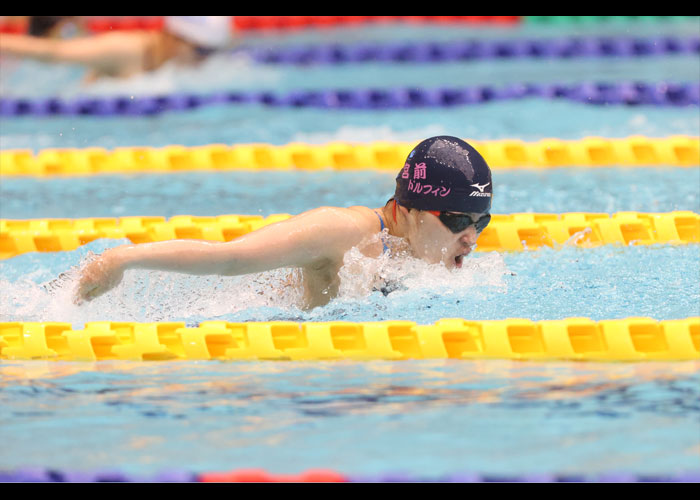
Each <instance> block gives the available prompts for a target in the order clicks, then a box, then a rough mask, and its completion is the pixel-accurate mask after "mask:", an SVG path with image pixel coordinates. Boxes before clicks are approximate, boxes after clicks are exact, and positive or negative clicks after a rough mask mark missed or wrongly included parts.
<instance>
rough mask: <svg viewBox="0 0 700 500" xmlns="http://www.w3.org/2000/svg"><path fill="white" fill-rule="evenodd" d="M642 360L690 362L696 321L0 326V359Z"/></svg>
mask: <svg viewBox="0 0 700 500" xmlns="http://www.w3.org/2000/svg"><path fill="white" fill-rule="evenodd" d="M446 358H455V359H514V360H559V359H561V360H586V361H648V360H667V361H681V360H698V359H700V317H691V318H686V319H679V320H668V321H656V320H654V319H651V318H627V319H618V320H604V321H593V320H591V319H588V318H568V319H564V320H556V321H538V322H533V321H530V320H526V319H507V320H492V321H468V320H464V319H442V320H440V321H437V322H436V323H435V324H433V325H419V324H416V323H414V322H410V321H385V322H362V323H353V322H342V321H334V322H327V323H312V322H309V323H296V322H285V321H275V322H262V323H258V322H251V323H229V322H225V321H206V322H202V323H200V324H199V325H198V326H196V327H187V326H186V324H185V323H183V322H168V323H165V322H161V323H133V322H110V321H99V322H90V323H86V324H85V325H84V328H83V329H73V328H72V326H71V324H70V323H35V322H17V323H0V359H6V360H11V359H17V360H19V359H23V360H28V359H47V360H71V361H98V360H112V359H119V360H138V361H148V360H178V359H188V360H209V359H218V360H338V359H352V360H372V359H387V360H404V359H446Z"/></svg>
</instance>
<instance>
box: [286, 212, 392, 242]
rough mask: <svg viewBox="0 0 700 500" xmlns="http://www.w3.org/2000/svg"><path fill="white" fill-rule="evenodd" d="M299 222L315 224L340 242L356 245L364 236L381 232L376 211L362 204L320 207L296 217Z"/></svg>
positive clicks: (318, 228)
mask: <svg viewBox="0 0 700 500" xmlns="http://www.w3.org/2000/svg"><path fill="white" fill-rule="evenodd" d="M295 219H298V221H299V222H298V223H299V224H301V225H305V226H315V227H316V230H317V231H321V232H323V233H324V234H325V235H326V236H328V237H331V238H333V239H334V240H336V241H338V242H339V243H341V244H342V243H343V242H344V243H345V244H352V245H355V244H357V243H358V242H360V241H361V240H363V239H364V238H366V237H368V236H371V235H373V234H375V233H377V232H379V219H378V218H377V215H376V213H375V212H374V211H373V210H371V209H369V208H367V207H361V206H352V207H331V206H324V207H318V208H315V209H312V210H309V211H307V212H304V213H302V214H300V215H298V216H296V217H295Z"/></svg>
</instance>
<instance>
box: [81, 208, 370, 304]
mask: <svg viewBox="0 0 700 500" xmlns="http://www.w3.org/2000/svg"><path fill="white" fill-rule="evenodd" d="M347 212H348V211H347V210H346V209H335V208H331V207H324V208H319V209H315V210H311V211H309V212H306V213H304V214H301V215H299V216H296V217H293V218H291V219H288V220H286V221H282V222H278V223H276V224H271V225H269V226H266V227H263V228H261V229H259V230H257V231H254V232H252V233H249V234H247V235H244V236H241V237H240V238H237V239H235V240H233V241H230V242H226V243H223V242H210V241H198V240H171V241H161V242H155V243H143V244H138V245H123V246H120V247H116V248H112V249H110V250H107V251H105V252H104V253H103V254H102V255H101V256H99V257H98V258H97V259H95V260H94V261H92V262H90V263H88V264H87V265H86V266H85V267H84V268H83V269H82V270H81V276H80V281H79V284H78V289H77V295H76V300H77V301H82V300H91V299H93V298H95V297H98V296H100V295H102V294H103V293H105V292H107V291H108V290H110V289H111V288H113V287H115V286H116V285H118V284H119V282H120V281H121V279H122V276H123V273H124V271H126V270H128V269H152V270H162V271H173V272H180V273H186V274H193V275H221V276H236V275H241V274H249V273H257V272H262V271H267V270H271V269H277V268H281V267H299V268H311V269H320V268H323V267H324V266H326V265H329V264H330V263H332V262H337V261H342V258H343V255H344V254H345V252H346V251H347V250H348V249H349V248H351V247H352V246H354V245H356V244H357V243H358V242H359V241H360V240H361V239H362V238H363V237H364V235H365V234H364V233H363V228H362V224H361V223H360V224H358V222H357V218H356V217H355V216H353V215H352V214H349V213H347Z"/></svg>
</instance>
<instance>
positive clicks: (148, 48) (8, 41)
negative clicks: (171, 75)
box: [0, 16, 233, 81]
mask: <svg viewBox="0 0 700 500" xmlns="http://www.w3.org/2000/svg"><path fill="white" fill-rule="evenodd" d="M36 17H40V19H30V23H29V27H30V33H31V34H30V35H14V34H3V35H2V36H1V37H0V54H1V55H11V56H19V57H28V58H32V59H38V60H42V61H47V62H57V63H72V64H81V65H84V66H86V67H88V68H89V69H90V70H91V72H90V74H89V75H88V78H87V79H88V81H91V80H95V79H96V78H99V77H105V76H106V77H113V78H128V77H131V76H133V75H136V74H139V73H145V72H149V71H154V70H156V69H158V68H160V67H161V66H163V65H164V64H165V63H166V62H168V61H175V62H176V63H178V64H183V65H193V64H196V63H199V62H201V61H202V60H204V59H205V58H206V57H207V56H209V55H211V54H212V53H213V52H215V51H217V50H221V49H224V48H226V47H228V46H230V45H231V43H232V41H233V37H232V32H231V17H230V16H166V18H165V25H164V27H163V30H162V31H115V32H107V33H100V34H96V35H90V36H75V37H71V38H64V37H62V36H60V35H59V34H60V33H61V32H62V31H65V30H66V26H75V25H79V23H77V22H76V21H75V19H76V16H36ZM76 23H77V24H76Z"/></svg>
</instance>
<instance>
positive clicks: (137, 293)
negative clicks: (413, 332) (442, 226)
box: [0, 234, 509, 325]
mask: <svg viewBox="0 0 700 500" xmlns="http://www.w3.org/2000/svg"><path fill="white" fill-rule="evenodd" d="M375 238H379V235H377V236H376V237H375ZM383 238H384V240H385V242H386V243H387V244H388V245H389V246H390V248H391V249H392V251H391V253H390V254H383V255H381V256H380V257H378V258H368V257H366V256H364V255H363V254H362V253H361V252H360V251H359V249H358V248H352V249H351V250H349V251H348V252H347V254H346V255H345V259H344V265H343V267H342V268H341V269H340V272H339V276H340V290H339V294H338V297H336V298H335V299H333V300H332V301H331V302H330V303H329V304H328V305H327V306H324V307H320V308H317V309H316V310H312V311H303V310H302V308H301V304H302V296H303V292H302V287H301V285H300V284H301V281H302V280H301V272H300V271H299V270H295V269H277V270H274V271H268V272H263V273H257V274H249V275H244V276H235V277H221V276H189V275H184V274H179V273H171V272H164V271H144V270H130V271H127V272H125V273H124V278H123V280H122V282H121V283H120V284H119V285H118V286H116V287H115V288H114V289H112V290H111V291H109V292H108V293H106V294H104V295H102V296H100V297H98V298H96V299H94V300H92V301H90V302H86V303H82V304H80V305H78V304H76V303H74V297H75V291H76V287H77V283H78V279H79V269H80V267H82V266H83V265H85V264H86V263H87V262H89V261H90V260H91V259H93V258H94V257H95V252H97V253H101V252H102V251H104V250H105V249H106V248H108V247H111V246H116V244H115V242H114V240H107V241H109V242H110V243H109V244H105V243H102V244H98V242H93V243H91V244H90V245H88V246H87V247H89V248H87V249H78V250H75V251H73V252H63V253H61V254H43V255H42V254H33V255H26V256H20V257H17V258H15V259H10V263H6V264H4V267H3V268H2V275H3V277H2V279H0V288H2V289H3V290H4V293H2V294H1V296H0V321H61V322H68V323H71V324H73V325H81V324H84V323H86V322H89V321H104V320H110V321H139V322H156V321H185V322H187V323H189V324H196V323H199V322H201V321H205V320H212V319H223V320H227V321H272V320H297V321H302V320H313V319H317V320H332V319H338V318H339V317H342V316H343V311H348V310H353V311H354V310H356V311H357V314H359V315H364V316H366V317H371V316H372V315H376V314H381V311H382V310H383V309H384V308H385V307H386V304H385V303H384V302H383V301H385V300H386V299H385V297H387V296H389V297H390V298H391V299H392V300H401V297H405V296H408V297H425V296H430V295H439V296H441V297H445V296H449V295H460V294H461V293H463V292H464V291H465V290H467V289H475V290H478V289H480V288H483V287H490V288H493V287H496V288H499V287H500V288H504V287H506V284H505V283H504V282H503V276H504V275H505V274H507V273H509V271H508V269H507V267H506V265H505V262H504V260H503V258H502V257H501V256H500V255H499V254H497V253H495V252H494V253H490V254H486V255H483V256H478V257H470V258H468V259H466V260H465V261H464V266H463V268H462V269H455V270H448V269H447V268H445V266H444V265H441V264H428V263H426V262H424V261H422V260H419V259H417V258H415V257H413V256H411V255H410V253H409V252H408V249H407V248H406V246H405V242H404V240H402V239H400V238H394V237H391V236H389V235H388V234H385V235H383ZM95 245H97V246H95ZM56 256H62V257H61V258H60V259H58V261H57V262H56V258H57V257H56ZM13 261H14V262H13ZM66 262H67V263H68V265H63V266H62V264H64V263H66ZM8 266H11V267H12V268H15V269H13V272H8V271H7V268H8ZM57 268H58V269H60V270H58V271H57ZM66 268H67V269H68V270H64V269H66ZM22 269H25V272H24V273H22V272H21V270H22ZM28 269H34V270H33V271H28ZM13 274H14V275H15V277H14V278H13V276H12V275H13ZM390 294H391V295H390Z"/></svg>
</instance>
